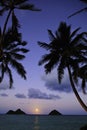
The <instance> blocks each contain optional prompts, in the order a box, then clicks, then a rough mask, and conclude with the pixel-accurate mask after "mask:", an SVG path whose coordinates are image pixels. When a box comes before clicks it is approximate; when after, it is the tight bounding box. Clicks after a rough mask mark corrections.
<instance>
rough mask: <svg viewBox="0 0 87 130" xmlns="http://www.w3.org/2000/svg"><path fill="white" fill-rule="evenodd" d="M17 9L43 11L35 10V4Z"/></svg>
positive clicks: (24, 5)
mask: <svg viewBox="0 0 87 130" xmlns="http://www.w3.org/2000/svg"><path fill="white" fill-rule="evenodd" d="M17 8H18V9H21V10H31V11H41V9H37V8H35V6H34V5H33V4H23V5H20V6H19V7H17Z"/></svg>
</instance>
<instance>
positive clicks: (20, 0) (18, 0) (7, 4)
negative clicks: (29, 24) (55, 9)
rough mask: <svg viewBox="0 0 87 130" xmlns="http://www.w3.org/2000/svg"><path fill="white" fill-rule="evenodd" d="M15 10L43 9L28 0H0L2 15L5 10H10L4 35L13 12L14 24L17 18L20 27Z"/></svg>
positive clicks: (0, 12) (0, 13)
mask: <svg viewBox="0 0 87 130" xmlns="http://www.w3.org/2000/svg"><path fill="white" fill-rule="evenodd" d="M15 10H23V11H24V10H29V11H30V10H31V11H41V10H40V9H37V8H35V6H34V5H33V4H29V2H28V0H0V15H1V16H2V15H3V14H4V12H6V11H8V15H7V18H6V20H5V23H4V29H3V35H4V33H5V31H6V27H7V23H8V20H9V17H10V15H11V14H12V24H13V21H14V20H16V22H15V23H16V25H17V26H18V27H19V23H18V19H17V17H16V15H15Z"/></svg>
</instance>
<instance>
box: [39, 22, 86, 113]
mask: <svg viewBox="0 0 87 130" xmlns="http://www.w3.org/2000/svg"><path fill="white" fill-rule="evenodd" d="M79 29H80V28H77V29H76V30H75V31H73V32H72V33H71V26H67V25H66V23H65V22H61V23H60V26H59V28H58V30H57V31H56V33H55V35H54V34H53V33H52V31H51V30H48V33H49V36H50V40H51V42H50V43H45V42H38V45H39V46H40V47H42V48H44V49H46V50H47V51H49V53H47V54H45V55H43V56H42V59H41V60H40V61H39V65H42V64H45V65H44V68H45V72H46V74H48V73H50V72H51V71H52V70H53V68H55V67H57V74H58V81H59V83H61V81H62V78H63V76H64V70H65V68H67V70H68V75H69V80H70V83H71V86H72V89H73V91H74V93H75V95H76V97H77V99H78V101H79V103H80V104H81V105H82V107H83V108H84V109H85V110H86V111H87V106H86V105H85V104H84V102H83V101H82V99H81V98H80V96H79V94H78V92H77V90H76V86H75V83H74V81H75V78H74V77H73V74H74V73H75V72H74V71H75V70H76V68H79V67H80V65H81V63H84V61H86V62H87V53H86V52H87V44H85V35H87V33H85V32H83V33H80V34H77V32H78V31H79ZM76 34H77V35H76ZM85 53H86V54H85Z"/></svg>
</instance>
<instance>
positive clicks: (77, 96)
mask: <svg viewBox="0 0 87 130" xmlns="http://www.w3.org/2000/svg"><path fill="white" fill-rule="evenodd" d="M67 69H68V73H69V79H70V83H71V86H72V89H73V92H74V94H75V96H76V98H77V100H78V101H79V103H80V105H81V106H82V107H83V108H84V110H85V111H87V106H86V105H85V103H84V102H83V101H82V99H81V98H80V96H79V94H78V92H77V90H76V88H75V85H74V82H73V79H72V74H71V71H70V67H69V66H68V67H67Z"/></svg>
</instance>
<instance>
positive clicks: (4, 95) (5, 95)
mask: <svg viewBox="0 0 87 130" xmlns="http://www.w3.org/2000/svg"><path fill="white" fill-rule="evenodd" d="M0 96H2V97H8V95H7V94H6V93H2V94H0Z"/></svg>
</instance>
